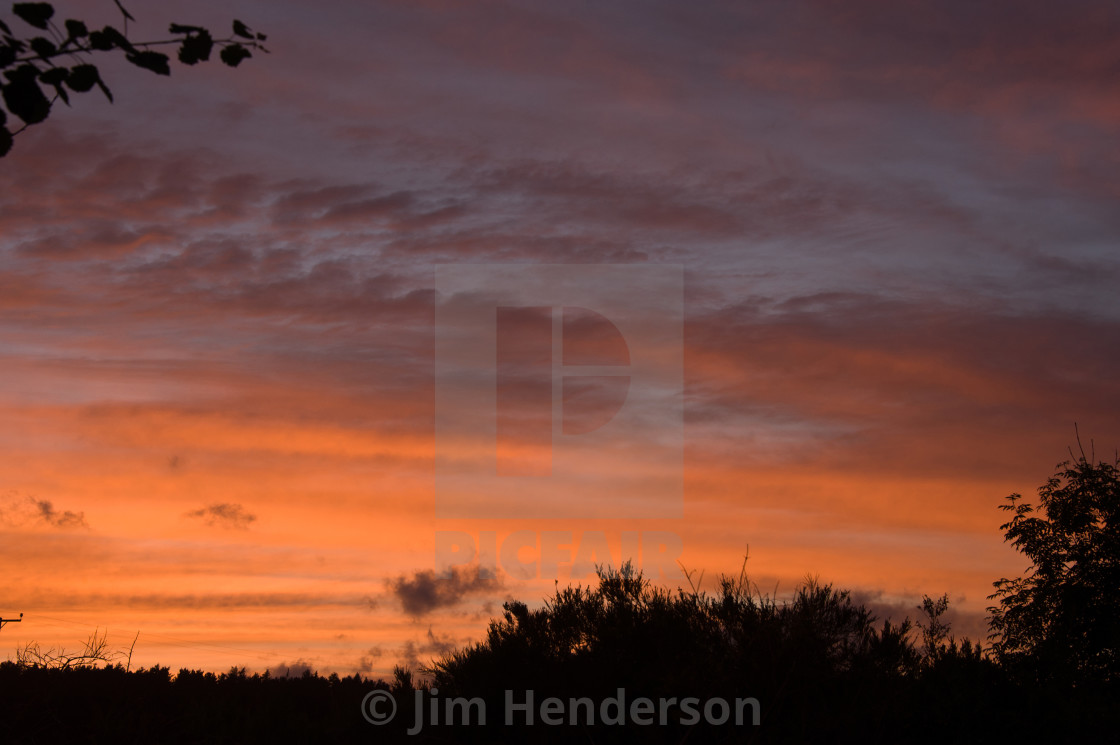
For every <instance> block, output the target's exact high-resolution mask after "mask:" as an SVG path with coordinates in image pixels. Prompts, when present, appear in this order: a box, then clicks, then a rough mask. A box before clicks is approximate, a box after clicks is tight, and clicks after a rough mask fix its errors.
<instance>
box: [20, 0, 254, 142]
mask: <svg viewBox="0 0 1120 745" xmlns="http://www.w3.org/2000/svg"><path fill="white" fill-rule="evenodd" d="M114 2H116V5H117V8H119V9H120V12H121V20H122V26H123V30H119V29H117V28H116V27H114V26H105V27H104V28H101V29H95V30H92V31H91V30H90V29H89V27H88V26H87V25H86V24H85V22H83V21H78V20H75V19H72V18H70V19H67V20H65V21H64V22H63V24H62V26H61V27H60V26H59V25H58V24H57V23H55V21H54V17H55V13H54V7H53V6H52V5H51V4H50V3H16V4H15V5H13V6H12V14H13V15H14V16H16V18H18V19H19V20H20V21H22V22H23V23H25V24H27V25H28V26H31V27H32V28H35V29H38V30H40V31H45V32H46V34H47V35H46V36H43V35H34V36H31V37H30V38H28V37H20V36H18V35H16V34H15V33H14V32H13V31H12V27H11V26H9V25H8V24H7V23H6V22H4V21H0V72H3V80H0V89H2V93H3V100H4V107H5V108H6V109H7V111H5V110H4V109H0V157H3V156H5V155H7V154H8V152H9V151H10V150H11V149H12V144H13V139H12V138H13V136H14V135H16V134H19V133H20V132H22V131H23V130H24V129H26V128H27V127H29V126H31V125H32V124H38V123H40V122H42V121H44V120H46V118H47V117H48V116H50V113H51V107H52V106H53V104H54V101H55V100H58V99H61V100H62V102H63V103H64V104H66V105H67V106H69V105H70V93H86V92H88V91H90V90H91V89H92V88H93V87H94V86H95V85H96V86H97V87H98V88H99V89H100V90H101V92H102V93H104V94H105V96H106V97H107V98H108V99H109V100H110V101H112V100H113V94H112V93H111V92H110V90H109V87H108V86H107V85H106V84H105V82H104V81H103V80H102V79H101V75H100V72H99V71H98V69H97V66H96V65H93V64H90V63H89V62H88V61H87V60H88V58H90V57H91V56H92V55H93V54H94V52H113V51H114V50H117V51H119V52H120V53H123V54H124V58H125V59H126V60H128V61H129V62H131V63H132V64H134V65H136V66H137V67H142V68H144V69H145V70H150V71H151V72H154V73H156V74H157V75H170V74H171V65H170V58H169V57H168V55H166V54H164V53H162V52H158V51H154V50H153V49H152V48H153V47H162V46H177V47H178V57H179V61H180V62H182V63H183V64H185V65H195V64H198V63H199V62H204V61H206V60H208V59H210V52H211V50H212V49H213V48H214V47H215V46H217V47H219V48H220V49H221V51H220V53H219V55H218V56H219V57H220V58H221V60H222V62H223V63H225V64H226V65H228V66H230V67H237V66H238V65H240V64H241V62H242V61H244V60H245V59H247V58H249V57H252V56H253V55H252V51H251V50H260V51H262V52H267V51H268V50H267V49H265V48H264V46H263V42H264V41H265V40H266V38H267V37H265V35H264V34H260V33H255V32H253V31H252V30H251V29H250V28H249V27H248V26H246V25H245V24H244V23H242V22H241V21H236V20H235V21H234V22H233V31H232V35H231V36H229V37H228V38H224V39H214V38H213V36H211V34H210V32H209V31H208V30H207V29H205V28H201V27H199V26H185V25H183V24H180V23H172V24H171V27H170V29H169V33H170V34H171V35H172V36H173V37H175V38H172V39H165V40H161V41H147V42H137V41H132V40H130V39H129V38H128V22H129V21H134V20H135V19H134V18H133V17H132V15H130V14H129V12H128V11H127V10H125V9H124V7H123V6H121V4H120V2H119V0H114ZM48 37H49V38H48ZM47 91H53V97H51V98H49V97H48V92H47ZM8 114H12V115H13V116H15V117H16V118H17V119H19V120H20V121H22V122H23V126H22V127H19V128H18V129H16V130H15V131H14V132H13V131H12V130H11V129H9V122H8Z"/></svg>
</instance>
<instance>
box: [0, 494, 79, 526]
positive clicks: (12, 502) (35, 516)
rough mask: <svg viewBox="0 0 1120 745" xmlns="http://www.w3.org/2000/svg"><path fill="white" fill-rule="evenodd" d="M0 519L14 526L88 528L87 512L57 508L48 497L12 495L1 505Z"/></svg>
mask: <svg viewBox="0 0 1120 745" xmlns="http://www.w3.org/2000/svg"><path fill="white" fill-rule="evenodd" d="M0 521H3V522H4V523H6V524H8V525H10V526H12V527H17V528H18V527H27V526H46V527H49V528H58V529H61V530H70V529H73V528H88V527H89V523H88V522H86V513H84V512H73V511H71V510H58V509H55V506H54V503H53V502H51V501H50V500H48V499H37V498H36V497H32V496H26V497H19V496H12V497H10V498H9V499H8V500H7V501H6V502H4V503H3V504H2V505H0Z"/></svg>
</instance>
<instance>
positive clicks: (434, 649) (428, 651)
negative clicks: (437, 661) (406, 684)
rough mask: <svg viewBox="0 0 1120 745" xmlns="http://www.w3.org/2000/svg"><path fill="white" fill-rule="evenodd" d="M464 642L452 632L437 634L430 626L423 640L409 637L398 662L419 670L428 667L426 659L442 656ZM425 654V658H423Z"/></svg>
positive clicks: (409, 668) (402, 665)
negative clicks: (452, 634) (458, 639)
mask: <svg viewBox="0 0 1120 745" xmlns="http://www.w3.org/2000/svg"><path fill="white" fill-rule="evenodd" d="M461 644H462V642H460V641H457V640H456V639H455V638H454V637H452V636H451V635H450V634H446V635H442V634H441V635H437V634H436V633H435V632H433V631H432V627H431V626H429V627H428V634H427V637H426V638H425V639H424V640H423V641H419V642H418V641H415V640H413V639H409V640H408V641H406V642H405V643H404V646H403V647H401V657H400V660H399V662H398V664H399V665H400V666H401V667H404V668H406V669H408V670H419V669H420V668H421V667H426V666H427V662H426V660H431V659H433V658H438V657H442V656H443V655H446V654H449V653H451V652H453V651H455V650H456V649H457V648H458V647H459V646H460V645H461ZM421 655H423V659H422V658H421Z"/></svg>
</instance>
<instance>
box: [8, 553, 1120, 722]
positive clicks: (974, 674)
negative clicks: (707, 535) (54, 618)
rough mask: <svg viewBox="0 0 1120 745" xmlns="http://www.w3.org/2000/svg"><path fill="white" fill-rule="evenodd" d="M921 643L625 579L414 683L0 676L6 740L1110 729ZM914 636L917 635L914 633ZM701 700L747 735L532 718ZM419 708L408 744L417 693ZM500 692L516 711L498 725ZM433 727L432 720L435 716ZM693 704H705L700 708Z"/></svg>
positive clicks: (800, 603) (734, 594) (146, 672)
mask: <svg viewBox="0 0 1120 745" xmlns="http://www.w3.org/2000/svg"><path fill="white" fill-rule="evenodd" d="M927 610H930V611H932V613H927V616H926V619H925V621H924V622H922V624H921V627H920V628H912V627H911V625H910V623H909V622H908V621H907V622H903V623H900V624H892V623H891V622H889V621H883V622H881V623H877V622H876V621H875V619H874V617H873V616H872V614H871V612H870V611H869V610H868V609H867V608H865V607H863V606H861V605H859V604H857V603H855V602H853V601H852V599H851V597H850V595H849V593H847V592H844V591H839V590H836V589H834V588H833V587H831V586H830V585H826V584H820V583H817V582H812V581H810V582H808V583H806V584H805V585H804V586H803V587H801V588H800V589H799V590H798V591H797V593H796V595H795V596H794V597H793V598H792V599H791V600H789V601H785V602H778V601H777V600H775V599H774V598H773V597H770V596H764V595H762V594H760V593H758V592H757V591H756V590H755V589H754V588H753V586H752V585H751V584H750V582H749V581H748V580H747V578H746V576H745V575H741V576H739V577H736V578H730V577H724V578H722V579H721V580H720V587H719V590H718V591H717V592H715V593H711V594H708V593H704V592H695V591H692V590H677V591H675V592H670V591H668V590H665V589H662V588H659V587H656V586H654V585H652V584H651V583H650V582H649V581H648V580H646V579H644V578H643V577H642V576H641V574H640V573H637V572H634V571H632V570H631V568H630V567H629V566H624V567H623V568H622V569H621V570H619V571H611V570H604V571H602V572H601V573H600V577H599V582H598V584H597V585H596V586H593V587H567V588H558V589H557V590H556V592H555V594H554V596H553V597H552V598H551V599H550V600H549V601H548V602H547V603H546V604H545V605H544V606H543V607H542V608H540V609H535V610H534V609H530V608H529V607H528V606H526V605H525V604H524V603H520V602H510V603H507V604H506V606H505V612H504V614H503V616H502V617H501V618H498V619H495V620H493V621H492V622H491V624H490V627H489V630H488V632H487V635H486V638H485V639H484V640H482V641H481V642H479V643H477V644H475V645H473V646H470V647H468V648H465V649H461V650H459V651H456V652H453V653H451V654H448V655H445V656H444V657H442V658H440V659H438V660H436V661H435V662H434V663H433V665H432V666H431V667H430V668H426V669H425V670H424V672H425V673H426V675H424V680H423V681H422V682H417V681H416V680H414V678H413V675H412V673H411V672H410V671H407V670H404V669H400V668H398V669H397V671H396V675H395V677H394V678H393V679H392V680H390V681H384V680H372V679H369V678H362V677H361V676H359V675H353V676H348V677H339V676H338V675H330V676H321V675H318V674H314V673H311V672H308V673H305V674H304V675H303V676H301V677H292V678H288V677H275V676H271V675H269V674H267V673H265V674H263V675H261V674H255V675H247V674H246V672H245V670H244V669H243V668H241V669H238V668H234V669H233V670H231V671H230V672H228V673H224V674H220V675H215V674H213V673H203V672H199V671H192V670H187V669H183V670H180V671H179V672H178V674H176V675H172V674H171V671H170V670H169V669H168V668H166V667H158V666H157V667H154V668H150V669H141V670H136V671H132V672H128V671H126V670H125V668H124V667H122V666H121V665H119V664H117V665H110V666H106V667H100V668H98V667H90V666H79V667H72V668H69V669H52V668H48V667H43V666H33V665H20V664H17V663H14V662H6V663H2V664H0V721H2V723H3V725H2V726H3V730H4V735H5V738H4V739H5V741H6V742H15V743H87V742H113V743H132V742H135V743H204V742H205V743H254V742H272V743H275V742H320V741H322V742H433V743H434V742H456V743H523V742H539V743H570V742H594V743H599V744H601V743H629V742H642V743H680V742H695V743H723V742H728V743H730V742H736V743H738V742H759V743H809V742H832V743H876V742H892V743H894V742H904V743H905V742H912V743H947V742H1012V741H1017V742H1043V741H1045V742H1073V741H1079V740H1083V739H1085V738H1092V737H1093V736H1094V735H1096V734H1097V733H1099V732H1101V731H1110V732H1115V731H1117V730H1116V729H1115V728H1116V727H1117V726H1118V725H1120V713H1118V711H1117V708H1116V707H1115V702H1116V700H1117V699H1116V693H1117V691H1116V689H1115V687H1114V686H1109V685H1105V684H1100V685H1094V686H1088V687H1079V688H1078V689H1076V690H1071V689H1069V688H1067V687H1062V686H1057V685H1054V686H1049V687H1048V686H1039V685H1037V684H1034V683H1032V682H1029V681H1026V680H1021V679H1017V678H1015V677H1014V676H1013V675H1012V674H1011V673H1010V672H1009V671H1008V670H1007V669H1005V668H1004V667H1001V666H1000V665H999V664H998V663H997V662H996V661H995V660H994V659H993V658H991V657H989V656H987V655H985V654H983V650H982V649H981V648H980V647H978V646H976V645H974V644H973V643H971V642H969V641H964V642H961V643H958V642H957V641H956V640H954V639H952V638H951V637H950V636H949V635H948V629H947V628H946V627H945V626H944V624H942V623H941V622H940V618H939V615H940V613H939V610H940V611H943V610H944V604H941V605H940V606H939V605H938V603H937V602H936V601H932V602H931V603H930V604H929V607H927ZM917 632H921V633H917ZM619 689H623V691H624V696H625V699H626V701H627V702H632V701H633V700H634V699H635V698H639V697H646V698H649V699H650V700H652V701H654V702H657V701H659V700H660V699H662V698H664V699H675V700H680V699H681V698H683V697H695V698H696V699H698V700H699V701H700V702H704V701H706V700H711V699H715V698H721V699H723V700H725V701H727V702H729V703H730V702H733V701H734V700H735V699H736V698H748V697H749V698H753V699H755V700H756V701H757V703H758V709H759V713H760V723H759V724H758V725H757V726H755V725H754V724H753V723H752V718H751V716H750V715H751V714H753V709H752V708H750V707H748V708H747V710H746V711H747V713H748V716H746V717H745V719H744V723H743V724H742V725H735V724H734V720H733V719H732V720H730V721H728V722H727V723H724V724H712V723H710V722H709V721H706V720H705V719H704V718H703V717H701V721H699V722H694V723H687V720H688V717H687V716H685V715H684V712H682V710H681V709H680V707H675V708H672V709H671V711H670V712H669V714H668V717H667V722H666V724H665V725H664V726H662V725H660V724H659V723H658V722H657V719H656V715H655V716H654V720H653V723H652V724H640V723H637V722H635V721H632V720H631V718H630V717H629V716H628V715H624V718H625V719H626V720H627V721H626V723H624V724H623V725H621V726H620V725H614V724H610V723H607V722H605V721H602V717H601V716H600V714H599V710H598V708H596V711H595V712H594V713H593V715H592V721H590V722H588V721H587V717H586V716H584V714H586V712H585V711H581V712H579V714H580V716H578V717H577V721H576V723H575V724H570V723H568V720H567V717H568V715H569V714H570V712H567V713H565V714H564V716H563V718H564V719H565V723H564V724H561V725H545V724H543V723H542V721H541V717H540V715H539V711H538V709H539V706H540V703H541V702H542V701H543V700H544V699H546V698H549V697H555V698H558V699H560V700H561V701H563V702H567V701H569V699H580V698H589V699H591V700H592V701H594V702H595V703H596V707H597V704H598V702H600V701H602V700H604V699H607V698H610V697H616V696H617V695H618V690H619ZM377 690H380V691H385V692H388V693H390V694H392V695H393V697H394V699H395V701H396V704H397V707H398V708H397V714H396V717H395V718H394V719H393V721H392V722H390V723H389V724H386V725H382V726H374V725H372V724H370V723H368V722H367V721H366V720H365V718H364V717H363V715H362V711H363V703H364V701H365V698H366V696H367V694H369V693H370V692H372V691H377ZM417 691H420V695H421V722H422V725H423V727H422V729H421V730H420V731H419V733H417V734H414V735H409V734H408V730H409V729H410V728H413V727H414V723H415V722H416V720H417V712H416V711H415V705H416V692H417ZM506 691H513V699H512V700H513V702H514V703H515V704H519V705H521V704H524V702H525V700H526V691H533V697H534V703H535V707H534V711H535V717H534V719H535V721H534V723H533V724H532V725H531V726H530V725H528V724H527V723H526V721H525V720H526V717H525V715H524V710H523V709H518V710H517V711H516V712H514V713H513V716H512V721H513V724H512V726H507V725H506V723H505V721H506V703H507V700H506V696H507V694H506ZM455 697H462V698H465V699H479V700H481V702H483V703H482V704H481V705H482V706H483V707H484V710H485V712H486V723H485V725H483V724H481V723H480V722H479V721H478V716H477V711H478V710H479V709H478V706H479V705H478V704H476V706H475V709H474V710H473V713H475V716H474V717H473V718H470V720H469V721H467V722H465V721H464V717H463V716H461V714H462V711H463V710H462V709H458V710H456V712H455V713H457V714H460V716H458V717H457V718H456V717H451V720H452V721H448V717H447V716H446V707H445V704H446V702H447V701H448V700H450V699H453V698H455ZM433 700H434V701H435V702H436V705H437V712H438V714H437V717H436V720H433V719H432V718H431V716H430V706H431V703H432V701H433ZM701 706H702V703H701Z"/></svg>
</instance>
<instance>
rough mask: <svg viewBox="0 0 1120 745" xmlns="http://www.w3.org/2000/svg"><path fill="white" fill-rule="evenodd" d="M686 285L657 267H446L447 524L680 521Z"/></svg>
mask: <svg viewBox="0 0 1120 745" xmlns="http://www.w3.org/2000/svg"><path fill="white" fill-rule="evenodd" d="M682 285H683V280H682V271H681V268H680V267H664V266H653V265H568V264H565V265H477V264H475V265H442V266H440V267H437V271H436V359H435V380H436V402H435V403H436V411H435V414H436V469H435V470H436V516H437V518H476V517H477V518H506V517H602V518H607V517H635V518H645V517H678V516H679V515H680V512H681V506H682V491H683V421H682V401H681V397H682V386H683V370H682V365H683V352H682V325H683V287H682Z"/></svg>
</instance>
